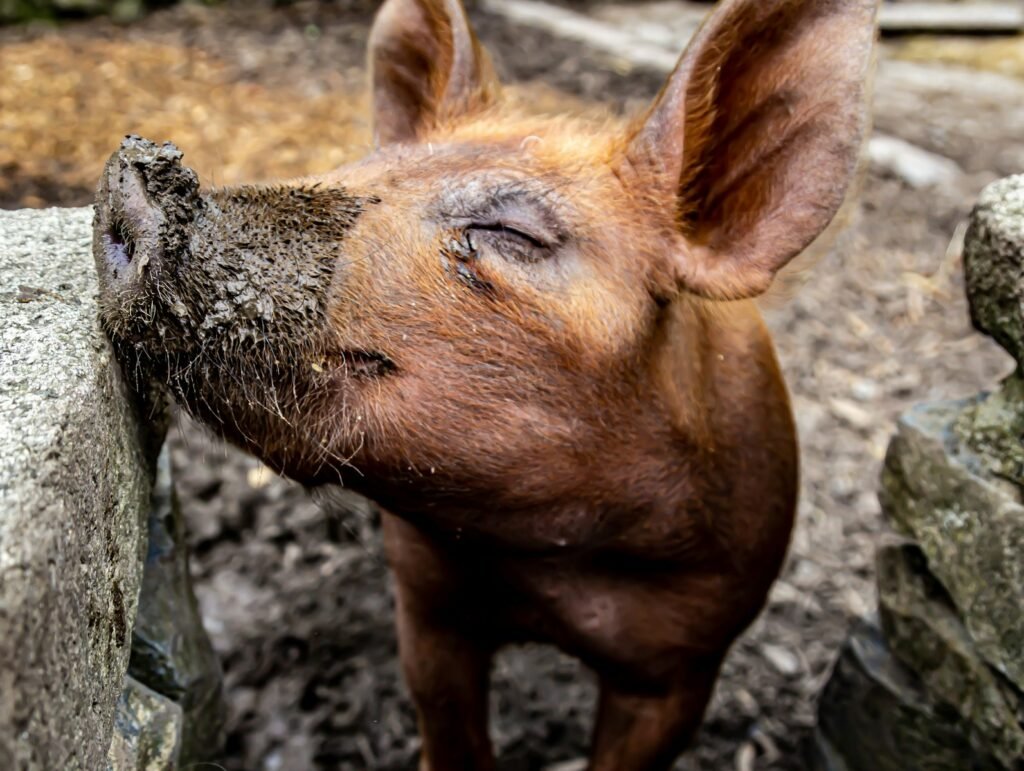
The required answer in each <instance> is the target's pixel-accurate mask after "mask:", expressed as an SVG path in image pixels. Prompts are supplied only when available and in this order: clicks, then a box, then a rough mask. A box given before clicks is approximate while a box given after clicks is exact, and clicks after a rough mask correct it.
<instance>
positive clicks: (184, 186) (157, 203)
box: [93, 136, 203, 299]
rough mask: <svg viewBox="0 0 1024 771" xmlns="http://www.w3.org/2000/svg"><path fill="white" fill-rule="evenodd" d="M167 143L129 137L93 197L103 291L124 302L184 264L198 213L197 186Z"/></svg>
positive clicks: (95, 249)
mask: <svg viewBox="0 0 1024 771" xmlns="http://www.w3.org/2000/svg"><path fill="white" fill-rule="evenodd" d="M181 158H182V153H181V151H180V150H178V148H177V147H175V146H174V145H173V144H171V143H170V142H165V143H163V144H161V145H157V144H155V143H153V142H150V141H149V140H147V139H142V138H141V137H137V136H128V137H125V139H124V140H123V141H122V142H121V146H120V147H119V148H118V150H117V152H115V153H114V154H113V155H111V156H110V160H108V161H107V165H106V167H105V168H104V170H103V175H102V176H101V177H100V183H99V188H98V190H97V194H96V216H95V220H94V230H93V253H94V257H95V259H96V269H97V272H98V273H99V277H100V287H101V291H103V292H104V293H105V294H108V295H109V294H111V293H113V294H116V295H118V296H120V297H122V299H129V298H130V296H131V295H133V294H135V293H138V292H144V291H145V289H146V285H147V283H148V282H150V281H152V280H153V279H154V276H156V275H158V274H159V273H160V272H161V271H162V270H166V269H169V268H171V267H172V266H171V265H168V264H167V263H172V262H174V261H180V260H183V259H185V258H186V254H185V250H186V247H187V232H188V226H189V223H191V222H192V221H193V220H194V219H195V217H196V216H197V215H198V213H199V212H200V210H201V208H202V204H203V202H202V199H201V198H200V197H199V182H198V179H197V177H196V174H195V172H194V171H192V170H191V169H189V168H187V167H185V166H183V165H182V164H181Z"/></svg>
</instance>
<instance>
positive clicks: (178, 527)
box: [129, 447, 225, 765]
mask: <svg viewBox="0 0 1024 771" xmlns="http://www.w3.org/2000/svg"><path fill="white" fill-rule="evenodd" d="M184 527H185V526H184V520H183V519H182V515H181V509H180V508H179V506H178V499H177V496H176V494H175V491H174V485H173V480H172V477H171V464H170V458H169V453H168V450H167V448H166V447H165V448H164V450H163V451H162V452H161V454H160V458H159V461H158V462H157V478H156V485H155V487H154V488H153V505H152V509H151V510H150V514H149V523H148V529H149V551H148V553H147V555H146V567H145V572H144V574H143V578H142V591H141V593H140V595H139V615H138V618H137V619H136V622H135V631H134V633H133V635H132V655H131V662H130V664H129V672H130V674H131V676H132V677H134V678H135V679H136V680H138V681H139V682H140V683H144V684H145V685H147V686H149V687H150V688H152V689H153V690H154V691H156V692H157V693H160V694H162V695H164V696H166V697H168V698H170V699H172V700H174V701H175V702H177V703H178V704H180V705H181V707H182V709H183V710H184V727H183V737H182V747H181V763H182V764H183V765H187V764H191V763H198V762H201V761H209V760H213V759H216V758H217V757H219V755H220V750H221V747H222V745H223V736H222V731H223V726H224V717H225V713H224V703H223V701H222V698H221V697H222V693H221V683H222V678H221V669H220V662H219V661H218V659H217V655H216V653H214V650H213V645H212V644H211V643H210V638H209V637H208V636H207V634H206V630H205V629H204V628H203V622H202V619H201V618H200V616H199V608H198V605H197V603H196V597H195V594H194V593H193V591H192V580H191V577H190V576H189V569H188V549H187V546H186V545H185V530H184Z"/></svg>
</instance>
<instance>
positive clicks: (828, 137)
mask: <svg viewBox="0 0 1024 771" xmlns="http://www.w3.org/2000/svg"><path fill="white" fill-rule="evenodd" d="M877 7H878V0H720V2H719V4H718V7H717V8H716V9H715V11H714V12H713V13H712V14H711V16H710V18H709V19H708V21H707V22H706V23H705V24H704V26H703V27H702V28H701V29H700V31H699V32H698V33H697V35H696V37H694V39H693V41H692V42H691V44H690V46H689V48H688V49H687V50H686V53H684V54H683V56H682V58H681V59H680V61H679V64H678V66H677V67H676V69H675V71H674V72H673V73H672V75H671V76H670V77H669V79H668V82H667V83H666V84H665V87H664V88H663V89H662V92H661V94H660V95H659V97H658V99H657V100H656V101H655V103H654V105H653V106H652V107H651V109H650V111H649V112H648V113H647V115H646V116H644V120H643V122H642V124H641V125H639V126H638V127H636V128H635V130H634V133H633V134H632V136H631V137H630V139H629V144H628V148H627V150H626V153H625V161H626V163H625V166H624V168H625V167H628V169H629V170H630V173H631V174H633V175H634V176H636V175H639V179H640V180H641V181H642V182H643V183H644V187H645V188H646V189H645V196H646V197H648V198H649V199H653V200H654V201H656V203H657V205H659V206H660V207H662V208H663V209H667V210H670V216H671V217H672V218H673V219H674V223H673V225H674V227H675V228H676V230H677V234H678V235H677V239H678V244H677V247H676V249H675V250H674V251H675V254H673V255H672V260H671V265H670V266H669V270H670V272H671V273H674V274H675V275H674V278H675V287H682V288H684V289H685V290H688V291H689V292H692V293H694V294H698V295H702V296H704V297H708V298H712V299H719V300H734V299H739V298H745V297H752V296H754V295H757V294H760V293H761V292H763V291H764V290H765V289H767V287H768V285H769V284H770V283H771V281H772V278H773V277H774V276H775V274H776V272H777V271H778V270H779V269H781V268H782V267H783V266H784V265H785V264H786V263H787V262H788V261H789V260H790V259H792V258H793V257H795V256H796V255H797V254H799V253H800V252H801V251H803V249H804V248H806V247H807V246H808V245H809V244H810V243H811V242H812V241H813V240H814V239H815V238H816V237H817V236H818V235H819V234H820V233H821V232H822V231H823V230H824V229H825V227H826V226H827V225H828V224H829V222H830V220H831V219H832V217H833V216H834V215H835V213H836V211H837V210H838V209H839V206H840V204H841V203H842V201H843V198H844V196H845V193H846V189H847V187H848V185H849V183H850V181H851V179H852V177H853V175H854V171H855V168H856V165H857V159H858V156H859V151H860V147H861V143H862V140H863V138H864V134H865V132H866V131H867V128H868V115H867V92H868V78H869V71H870V63H871V59H872V56H871V53H872V48H873V43H874V38H875V13H876V10H877Z"/></svg>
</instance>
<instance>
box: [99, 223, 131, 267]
mask: <svg viewBox="0 0 1024 771" xmlns="http://www.w3.org/2000/svg"><path fill="white" fill-rule="evenodd" d="M103 241H104V246H105V248H106V252H107V259H108V260H109V261H110V263H111V265H112V266H113V268H114V270H115V271H118V270H120V269H123V268H127V267H128V266H129V265H130V264H131V262H132V259H134V257H135V238H134V237H133V236H132V234H131V232H130V231H129V229H128V227H127V225H126V224H125V223H124V222H123V221H121V220H119V219H115V220H114V221H113V222H112V223H111V224H110V227H109V228H107V232H106V233H104V235H103Z"/></svg>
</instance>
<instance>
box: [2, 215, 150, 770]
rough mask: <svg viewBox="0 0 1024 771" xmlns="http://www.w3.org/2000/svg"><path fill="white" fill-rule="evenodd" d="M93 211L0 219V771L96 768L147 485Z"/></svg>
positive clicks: (124, 663)
mask: <svg viewBox="0 0 1024 771" xmlns="http://www.w3.org/2000/svg"><path fill="white" fill-rule="evenodd" d="M91 222H92V212H91V211H90V210H89V209H65V210H59V209H50V210H45V211H16V212H0V264H2V265H3V269H2V270H0V318H3V323H2V324H0V415H2V419H0V768H3V769H19V771H21V770H29V769H40V771H51V770H52V769H61V771H74V770H75V769H88V771H93V770H94V769H96V768H100V767H101V766H102V764H103V762H104V759H105V758H106V755H107V749H108V747H109V745H110V739H111V730H112V724H113V718H114V705H115V704H116V703H117V700H118V697H119V695H120V693H121V690H122V688H123V686H124V676H125V672H126V670H127V667H128V657H129V651H130V648H131V635H132V625H133V623H134V620H135V611H136V597H137V596H138V590H139V585H140V581H141V575H142V560H143V557H144V548H145V547H144V544H145V540H144V530H143V525H144V522H145V515H146V512H147V511H148V508H149V494H150V488H151V485H152V474H151V466H150V464H149V463H147V457H146V451H145V449H144V446H143V445H144V443H145V440H144V437H143V435H142V434H141V432H140V428H139V425H138V423H137V422H136V419H135V416H134V414H133V410H132V407H131V402H130V401H129V398H128V393H127V392H126V390H125V387H124V385H123V383H122V380H121V378H120V375H119V372H118V369H117V367H116V366H115V364H114V361H113V358H112V352H111V350H110V347H109V345H108V343H107V341H106V338H105V337H104V336H103V334H102V332H101V331H100V329H99V326H98V325H97V322H96V279H95V275H94V271H93V267H92V256H91V254H92V252H91V242H92V232H91Z"/></svg>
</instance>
